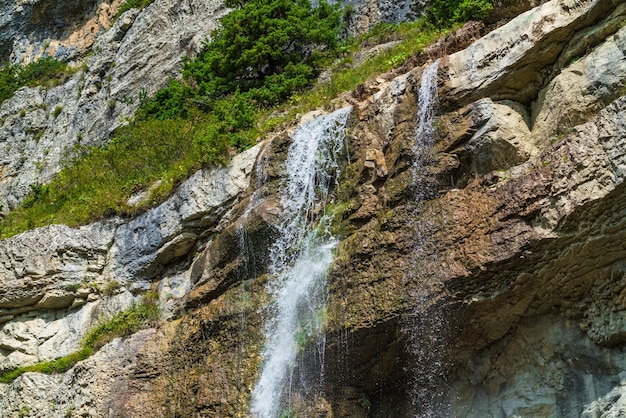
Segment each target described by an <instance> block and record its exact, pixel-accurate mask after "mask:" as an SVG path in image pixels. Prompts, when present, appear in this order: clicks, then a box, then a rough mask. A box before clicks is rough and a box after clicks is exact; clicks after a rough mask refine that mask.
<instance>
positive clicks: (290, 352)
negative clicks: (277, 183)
mask: <svg viewBox="0 0 626 418" xmlns="http://www.w3.org/2000/svg"><path fill="white" fill-rule="evenodd" d="M351 110H352V108H350V107H348V108H344V109H340V110H337V111H335V112H334V113H331V114H329V115H325V116H321V117H319V118H317V119H315V120H313V121H311V122H309V123H306V124H304V125H302V126H300V127H299V128H298V129H297V130H296V132H295V134H294V136H293V138H292V144H291V146H290V148H289V154H288V157H287V161H286V171H287V179H286V182H285V185H284V192H283V195H282V197H281V204H282V206H283V213H282V223H281V225H279V228H278V229H279V238H278V239H277V240H276V242H275V243H274V245H273V246H272V249H271V252H270V273H271V274H272V276H273V277H274V279H273V280H272V281H271V282H270V294H271V295H272V303H271V305H270V314H269V316H270V318H269V320H268V322H267V323H266V327H265V337H266V342H265V346H264V348H263V351H262V353H261V355H262V358H263V367H262V370H261V377H260V379H259V381H258V383H257V385H256V387H255V388H254V391H253V393H252V406H251V414H252V416H254V417H256V418H275V417H278V416H280V415H281V413H284V412H287V413H288V414H289V410H290V405H289V401H290V399H289V393H288V392H289V390H290V388H289V385H288V382H289V378H290V375H291V372H292V371H293V367H294V365H295V362H296V356H297V354H298V351H299V350H300V349H302V348H303V345H304V344H306V343H307V342H309V341H310V340H312V339H314V338H316V336H318V335H320V334H323V326H324V320H325V314H324V310H325V305H326V273H327V270H328V268H329V267H330V264H331V263H332V260H333V250H334V247H335V245H336V240H335V239H333V238H332V236H331V235H330V233H329V232H328V230H327V229H328V226H329V216H327V215H325V213H324V212H325V205H326V203H327V202H328V201H329V199H330V193H331V189H332V186H333V185H335V184H336V181H337V178H338V175H339V164H340V162H339V161H340V159H341V158H342V156H343V154H344V138H345V129H346V123H347V120H348V116H349V115H350V112H351ZM285 398H287V399H286V402H284V400H285Z"/></svg>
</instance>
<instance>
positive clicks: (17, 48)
mask: <svg viewBox="0 0 626 418" xmlns="http://www.w3.org/2000/svg"><path fill="white" fill-rule="evenodd" d="M119 3H120V2H119V1H112V2H109V1H103V0H89V1H64V2H54V1H47V0H31V1H23V2H3V3H2V4H1V5H0V61H7V60H9V59H10V60H11V61H12V62H13V63H14V64H19V63H28V62H32V61H34V60H35V59H37V58H38V57H40V56H42V55H43V54H48V55H50V56H53V57H55V58H57V59H62V60H68V61H70V60H76V59H77V58H80V57H82V56H84V55H85V54H86V53H87V52H88V50H89V48H90V47H91V45H92V44H93V41H94V38H95V37H96V36H97V35H98V34H99V33H100V31H102V30H104V29H106V28H107V27H108V26H109V25H110V20H111V18H112V17H113V16H114V14H115V13H116V11H117V7H118V6H119Z"/></svg>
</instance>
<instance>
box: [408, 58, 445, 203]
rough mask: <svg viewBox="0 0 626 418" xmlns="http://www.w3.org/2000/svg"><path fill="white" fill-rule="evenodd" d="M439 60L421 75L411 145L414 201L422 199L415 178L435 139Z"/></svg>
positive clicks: (421, 191)
mask: <svg viewBox="0 0 626 418" xmlns="http://www.w3.org/2000/svg"><path fill="white" fill-rule="evenodd" d="M438 71H439V60H437V61H435V62H434V63H432V64H431V65H429V66H428V67H426V69H425V70H424V72H423V73H422V80H421V82H420V89H419V92H418V96H417V108H418V111H417V112H418V113H417V128H416V129H415V143H414V145H413V155H414V157H415V159H414V161H413V183H414V186H415V189H416V193H415V196H414V197H415V198H416V200H422V199H424V191H423V190H417V189H418V188H419V187H418V186H417V184H416V183H418V180H417V177H418V176H419V174H420V171H421V170H422V168H423V167H424V164H425V162H426V159H427V157H428V154H429V153H430V149H431V147H432V144H433V140H434V138H435V124H434V121H435V108H436V106H437V101H438V97H437V72H438Z"/></svg>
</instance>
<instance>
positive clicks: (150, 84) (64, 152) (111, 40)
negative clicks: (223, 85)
mask: <svg viewBox="0 0 626 418" xmlns="http://www.w3.org/2000/svg"><path fill="white" fill-rule="evenodd" d="M34 3H36V4H35V5H39V3H45V2H44V1H40V2H34ZM53 3H55V2H53ZM60 3H64V4H65V3H67V2H59V4H60ZM67 4H68V5H71V2H70V3H67ZM81 4H82V3H81ZM114 4H115V3H114ZM102 5H106V3H102ZM7 7H8V6H7ZM11 7H18V6H16V5H15V4H14V3H11ZM19 7H21V6H19ZM19 7H18V9H19ZM33 7H34V6H33ZM37 7H39V6H37ZM59 7H60V6H59ZM68 7H69V6H68ZM102 7H104V6H102ZM46 10H47V9H46ZM22 12H23V13H26V11H25V9H24V10H23V11H22ZM22 12H20V13H22ZM226 12H227V9H225V8H224V7H223V6H222V4H221V2H219V1H218V0H215V1H209V2H206V1H193V0H192V1H184V2H177V1H170V0H157V1H155V2H154V3H152V4H151V5H150V6H149V7H147V8H146V9H144V10H142V11H139V10H137V9H131V10H129V11H128V12H126V13H125V14H124V15H123V16H121V17H120V18H119V19H118V20H116V21H115V24H114V25H113V26H112V27H111V28H110V29H109V30H107V31H105V32H103V31H101V30H99V31H98V33H97V34H98V35H99V36H97V37H95V36H94V39H93V44H92V45H91V44H90V45H89V46H90V47H89V49H88V50H89V51H90V52H91V54H90V55H89V56H87V57H85V58H84V60H83V61H82V62H84V64H83V65H82V66H81V67H80V68H79V70H78V72H77V73H76V74H75V75H74V76H73V77H72V78H71V79H70V80H67V81H66V82H65V83H64V84H62V85H60V86H57V87H54V88H51V89H49V90H44V89H42V88H39V87H37V88H22V89H21V90H19V91H18V92H17V93H16V94H15V96H14V97H13V98H11V99H9V100H6V101H5V102H3V103H2V104H1V105H0V202H2V203H1V206H0V213H6V212H7V211H8V210H11V209H13V208H15V207H16V206H17V205H18V204H19V203H20V202H21V201H22V199H23V198H24V197H25V196H26V195H27V194H28V193H29V192H30V191H31V188H30V186H31V185H35V184H41V183H46V182H48V181H49V180H50V179H51V178H52V176H54V175H55V174H56V173H58V171H59V170H60V168H61V166H62V163H63V161H65V160H66V159H67V158H68V155H70V154H71V153H72V152H73V150H74V149H75V147H80V146H90V145H102V144H104V143H105V142H106V141H108V140H109V138H110V136H111V133H112V132H113V131H114V130H115V128H117V127H118V126H120V125H122V124H125V123H127V122H128V120H130V118H132V115H133V114H134V112H135V110H136V109H137V107H138V106H139V103H140V97H141V95H142V94H147V95H151V94H153V93H154V92H156V91H157V90H158V89H160V88H162V87H164V86H165V85H166V84H167V81H168V77H175V76H176V75H177V74H178V71H179V66H180V59H181V57H182V56H184V55H185V54H187V53H190V52H192V51H195V50H197V49H198V48H199V47H200V45H201V43H202V41H203V40H204V39H205V38H207V37H208V36H209V35H210V33H211V31H212V30H213V29H215V28H216V27H217V24H218V23H219V18H220V17H221V16H223V15H224V14H225V13H226ZM15 13H17V12H15ZM65 13H70V10H65ZM69 15H70V16H71V14H69ZM0 16H1V15H0ZM28 16H30V15H28ZM64 16H65V15H64ZM6 19H7V20H8V21H10V22H9V23H11V22H13V20H11V19H12V17H7V18H6ZM27 20H29V21H30V20H32V16H31V17H29V18H28V19H27ZM19 22H21V20H19V19H17V23H15V25H14V24H13V23H11V24H9V23H7V28H8V29H10V30H11V31H18V32H19V33H20V34H24V33H30V32H23V31H22V29H23V28H22V27H21V26H20V25H19V24H18V23H19ZM59 24H60V23H59ZM8 29H7V30H8ZM1 33H2V32H0V34H1ZM11 34H12V32H10V33H9V34H8V35H7V36H8V37H10V38H11V39H17V38H16V37H15V36H13V35H11ZM38 36H39V35H38ZM41 36H43V35H41ZM67 42H69V43H68V45H74V46H76V45H77V43H76V40H75V39H74V38H71V39H69V40H68V41H67ZM90 42H91V41H90ZM68 48H69V47H68ZM76 48H78V49H80V48H79V46H76ZM72 57H74V56H72ZM72 57H69V58H68V59H71V58H72ZM61 58H65V57H61ZM75 58H76V59H79V58H80V55H77V56H76V57H75ZM77 65H78V64H77Z"/></svg>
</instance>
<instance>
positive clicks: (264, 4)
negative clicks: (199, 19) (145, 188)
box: [140, 0, 342, 119]
mask: <svg viewBox="0 0 626 418" xmlns="http://www.w3.org/2000/svg"><path fill="white" fill-rule="evenodd" d="M225 4H226V5H227V6H228V7H233V8H234V10H233V11H232V12H231V13H229V14H228V15H226V16H224V17H223V18H222V20H221V23H222V26H221V28H220V29H218V30H216V31H215V32H214V33H213V36H212V39H211V40H210V41H207V42H205V44H204V46H203V48H202V50H201V51H200V53H199V54H198V56H197V57H194V58H192V59H186V60H184V61H183V66H182V75H183V80H184V81H176V80H172V81H170V83H169V86H168V87H166V88H165V89H163V90H161V91H159V92H158V93H157V94H156V95H155V96H154V97H153V98H151V99H150V100H145V101H143V102H142V109H141V110H140V115H141V117H155V118H157V119H167V118H175V117H187V115H188V112H189V109H190V108H192V107H195V108H200V109H202V110H204V111H212V110H213V108H214V103H215V101H216V100H219V99H221V98H224V97H227V96H229V95H232V94H237V95H241V96H242V97H244V98H245V99H246V100H248V101H249V102H250V103H251V104H254V105H255V106H260V107H268V106H272V105H276V104H279V103H282V102H283V101H285V100H286V99H287V98H288V97H289V96H291V95H292V94H293V93H295V92H298V91H302V90H303V89H305V88H307V87H309V86H310V85H311V84H312V83H313V81H314V80H315V78H316V77H317V76H318V74H319V72H320V70H321V68H322V65H323V63H324V62H325V59H327V58H328V57H332V56H334V54H335V52H336V50H337V46H338V42H339V40H338V39H339V31H340V30H341V22H342V20H341V11H340V9H339V8H338V7H337V6H330V5H329V4H328V3H326V2H325V1H321V2H320V3H319V4H318V6H317V7H315V8H312V7H311V4H310V2H309V0H296V1H293V0H227V1H226V2H225Z"/></svg>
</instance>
